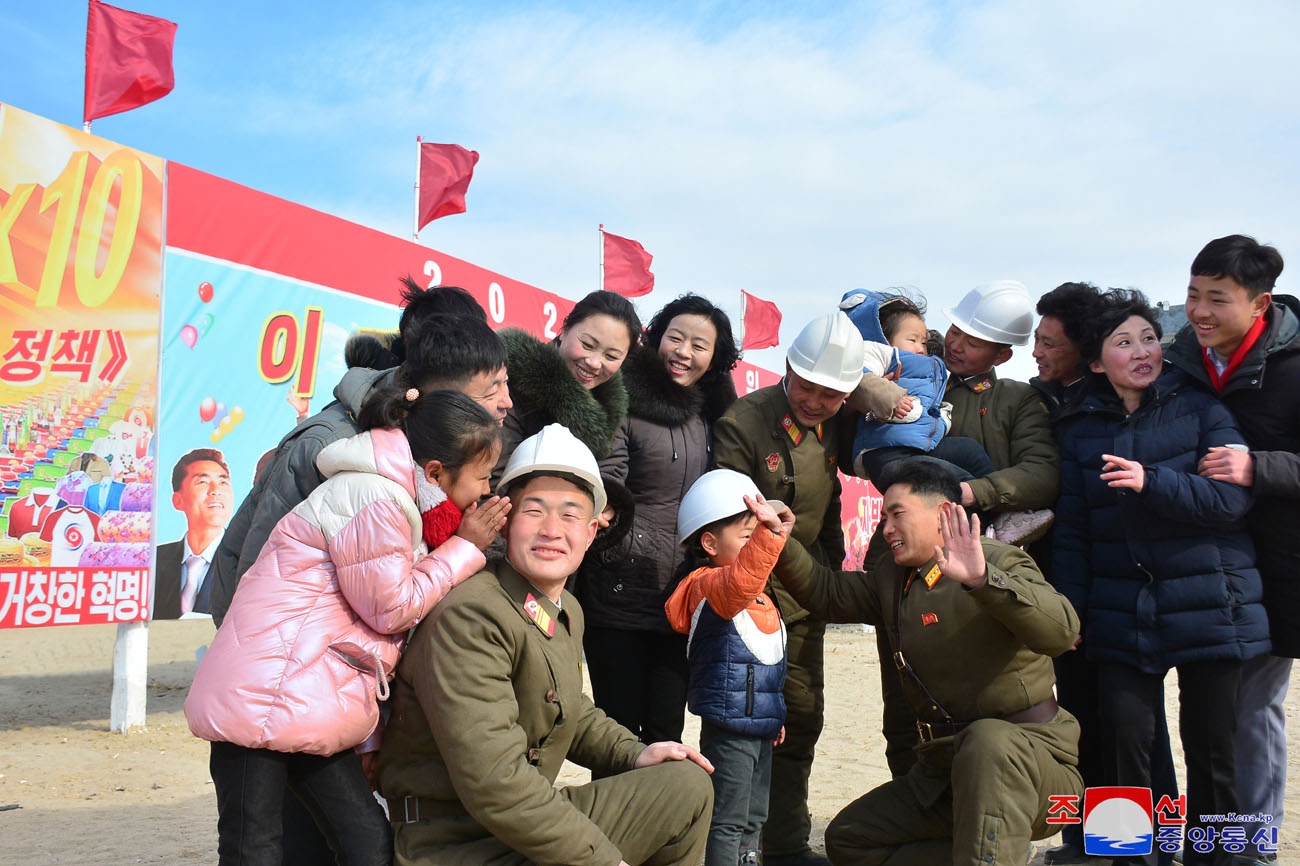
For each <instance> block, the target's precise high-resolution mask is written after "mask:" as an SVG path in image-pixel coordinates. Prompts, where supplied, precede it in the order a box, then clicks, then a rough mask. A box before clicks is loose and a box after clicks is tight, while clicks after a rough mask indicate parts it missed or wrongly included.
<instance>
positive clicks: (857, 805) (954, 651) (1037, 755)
mask: <svg viewBox="0 0 1300 866" xmlns="http://www.w3.org/2000/svg"><path fill="white" fill-rule="evenodd" d="M889 469H890V471H889V472H888V473H886V474H885V477H883V478H882V479H880V482H879V486H880V487H881V489H882V490H883V492H884V519H885V521H886V524H885V527H884V530H883V532H884V537H885V540H886V541H887V543H888V544H889V547H890V550H891V552H892V554H893V561H892V562H890V561H889V560H888V559H886V560H883V561H882V566H881V567H880V569H879V570H878V571H877V572H876V573H873V574H864V573H862V572H835V571H832V570H831V569H829V568H827V567H826V566H824V565H821V564H819V563H817V562H816V561H815V560H814V559H813V558H812V557H811V556H809V555H808V553H807V552H806V551H805V550H804V549H803V548H802V547H800V546H799V544H798V543H797V542H794V541H793V540H791V541H789V542H787V544H786V547H785V550H784V551H783V553H782V555H781V559H780V562H779V563H778V565H777V568H776V575H777V577H779V578H780V579H781V581H782V582H783V583H784V584H785V586H786V588H787V589H789V590H790V592H791V594H792V595H793V596H794V597H795V598H796V599H798V600H799V602H800V603H801V604H803V605H804V606H805V607H807V608H808V609H809V610H810V611H812V612H813V614H814V615H817V616H821V617H824V618H825V619H826V620H828V621H830V622H866V623H870V624H872V625H875V626H876V627H878V628H880V629H882V630H884V631H885V633H886V634H887V635H888V636H889V640H890V645H891V649H892V652H893V661H894V664H895V666H896V667H897V668H898V672H899V677H900V679H901V680H902V682H903V689H904V693H905V694H906V696H907V700H908V704H909V705H910V706H911V709H912V712H913V713H914V714H915V715H916V718H917V719H919V720H920V721H919V722H918V724H917V729H918V734H919V737H920V743H919V744H918V746H917V747H916V749H917V758H918V760H917V762H916V764H915V765H914V766H913V767H912V769H911V770H910V771H909V772H908V773H907V774H906V775H904V776H900V777H898V778H896V779H894V780H893V781H891V782H887V783H885V784H884V785H881V786H880V787H878V788H876V789H875V790H873V791H871V792H870V793H868V794H866V795H864V796H862V797H860V798H858V799H857V800H855V801H854V802H852V803H850V804H849V805H848V806H846V807H844V809H843V810H841V811H840V813H839V814H838V815H837V816H836V817H835V819H834V820H833V821H832V822H831V824H830V826H829V827H827V829H826V852H827V854H828V855H829V857H830V860H831V862H832V863H833V864H835V866H847V864H855V866H856V864H884V863H886V862H887V863H889V864H890V866H909V864H915V866H923V864H924V866H933V864H937V863H954V864H972V866H973V864H990V863H999V864H1023V863H1025V862H1026V860H1027V859H1028V855H1029V852H1030V841H1031V840H1033V839H1041V838H1046V837H1048V836H1050V835H1052V834H1053V833H1054V832H1055V829H1054V828H1052V827H1051V826H1049V825H1048V824H1047V817H1048V807H1049V806H1050V805H1051V800H1050V799H1049V798H1050V797H1051V796H1052V795H1067V794H1073V795H1080V794H1082V792H1083V780H1082V778H1081V777H1080V775H1079V771H1078V768H1077V766H1076V764H1077V763H1078V742H1079V725H1078V722H1076V721H1075V719H1074V717H1073V716H1072V715H1070V714H1069V713H1068V712H1066V711H1065V710H1062V709H1060V708H1059V707H1058V706H1057V704H1056V699H1055V698H1054V697H1053V694H1052V686H1053V684H1054V682H1055V678H1054V674H1053V670H1052V657H1053V656H1056V655H1059V654H1061V653H1063V652H1067V651H1069V650H1070V649H1072V648H1073V647H1074V646H1075V644H1076V641H1077V639H1078V635H1079V618H1078V616H1077V615H1076V614H1075V611H1074V608H1073V607H1071V605H1070V603H1069V602H1068V601H1067V600H1066V599H1065V597H1064V596H1062V595H1060V594H1059V593H1057V592H1056V591H1055V590H1054V589H1052V587H1051V586H1050V585H1049V584H1048V583H1047V581H1046V580H1044V579H1043V576H1042V574H1041V573H1040V572H1039V570H1038V568H1037V566H1035V565H1034V562H1033V560H1032V559H1030V558H1029V557H1028V556H1027V555H1026V554H1025V553H1024V552H1023V551H1021V550H1020V549H1018V548H1015V547H1012V546H1010V545H1007V544H1002V543H1001V542H998V541H994V540H993V539H989V538H981V537H980V534H979V521H978V519H977V518H975V519H972V520H970V521H969V522H968V520H967V517H966V514H965V512H964V511H963V510H962V508H961V507H960V506H959V505H958V504H957V503H958V502H959V501H960V497H961V493H960V490H959V488H958V487H957V484H956V482H955V481H953V480H952V476H951V475H950V474H949V473H948V472H947V470H946V469H945V468H944V467H942V466H941V465H939V464H936V463H935V462H933V461H931V460H929V459H927V458H924V457H917V458H911V459H908V460H903V461H899V462H897V463H894V464H892V465H891V466H890V467H889Z"/></svg>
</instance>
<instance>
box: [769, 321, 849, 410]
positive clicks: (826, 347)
mask: <svg viewBox="0 0 1300 866" xmlns="http://www.w3.org/2000/svg"><path fill="white" fill-rule="evenodd" d="M785 360H786V362H787V363H789V365H790V369H791V370H793V371H794V372H795V373H796V374H798V375H799V377H800V378H802V379H807V380H808V381H809V382H812V383H813V384H814V385H821V386H822V387H823V388H830V389H831V390H832V391H843V392H848V391H852V390H853V389H854V388H856V387H858V383H859V382H861V381H862V334H860V333H858V329H857V328H856V327H854V325H853V322H851V321H850V320H849V317H848V316H846V315H844V313H843V312H841V311H840V310H836V311H835V312H833V313H828V314H826V315H825V316H818V317H817V318H815V319H813V320H812V321H811V322H809V323H808V324H806V325H804V327H803V330H802V331H800V332H799V336H797V337H795V338H794V342H793V343H791V344H790V350H789V351H788V352H786V353H785Z"/></svg>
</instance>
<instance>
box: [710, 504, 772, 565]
mask: <svg viewBox="0 0 1300 866" xmlns="http://www.w3.org/2000/svg"><path fill="white" fill-rule="evenodd" d="M756 526H758V518H757V517H755V516H754V515H753V514H746V515H745V517H744V519H742V520H737V521H736V522H735V523H729V524H727V525H726V526H724V527H722V528H721V529H719V530H718V531H717V532H706V533H704V537H703V538H701V539H700V542H701V544H702V545H703V547H704V552H705V553H707V554H708V555H709V560H710V561H711V562H712V563H713V564H714V565H731V563H733V562H735V561H736V558H737V557H738V556H740V549H741V548H742V547H744V546H745V542H747V541H749V537H750V536H751V535H753V534H754V527H756Z"/></svg>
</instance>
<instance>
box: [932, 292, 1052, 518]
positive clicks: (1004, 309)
mask: <svg viewBox="0 0 1300 866" xmlns="http://www.w3.org/2000/svg"><path fill="white" fill-rule="evenodd" d="M944 312H945V313H946V314H947V316H948V318H949V319H951V320H952V327H950V328H949V329H948V333H947V334H946V335H945V336H944V340H943V346H944V363H945V364H946V365H947V366H948V372H949V373H951V374H952V375H951V376H950V377H949V379H948V389H947V391H946V393H945V399H947V401H948V402H949V403H951V404H952V429H951V433H952V435H954V436H969V437H970V438H972V439H974V440H976V441H977V442H979V443H980V444H981V445H983V446H984V450H985V451H986V452H988V455H989V459H990V460H992V461H993V465H994V466H995V467H996V469H997V471H995V472H993V473H992V474H991V475H986V476H984V477H983V478H976V479H974V480H972V481H969V482H962V485H961V490H962V503H961V504H962V505H963V506H964V507H966V508H976V509H978V510H979V511H982V512H986V513H988V512H999V513H1009V512H1021V511H1034V510H1041V509H1046V508H1051V507H1052V505H1053V504H1055V502H1056V496H1057V493H1058V491H1059V489H1060V453H1059V452H1058V450H1057V447H1056V441H1055V439H1053V438H1052V428H1051V423H1050V416H1049V414H1048V408H1047V405H1046V404H1045V403H1044V402H1043V399H1042V396H1041V395H1040V394H1039V393H1038V392H1037V391H1036V390H1035V389H1034V388H1033V387H1032V386H1030V385H1029V384H1027V383H1025V382H1016V381H1013V380H1010V379H999V378H998V377H997V374H996V373H995V372H994V371H993V368H994V367H997V366H999V365H1000V364H1005V363H1006V362H1007V361H1008V360H1010V359H1011V351H1012V349H1011V347H1012V346H1023V345H1025V344H1027V343H1028V342H1029V334H1030V332H1031V331H1032V330H1033V325H1034V302H1033V300H1031V299H1030V297H1029V290H1028V289H1026V288H1025V286H1024V284H1022V283H1018V282H1016V281H1015V280H999V281H998V282H995V283H990V284H988V285H983V286H976V287H975V288H973V289H971V290H970V291H969V292H967V293H966V295H965V297H963V298H962V299H961V300H960V301H958V302H957V305H956V306H953V307H948V308H946V309H945V310H944ZM1046 519H1050V515H1037V516H1036V517H1035V521H1036V522H1037V523H1038V524H1039V525H1032V526H1026V527H1024V528H1023V531H1024V532H1025V533H1026V534H1027V533H1028V532H1035V531H1037V532H1039V533H1040V534H1041V530H1043V529H1045V525H1044V524H1045V523H1046ZM998 537H999V538H1000V539H1001V540H1003V541H1009V542H1012V543H1016V542H1021V541H1022V540H1023V536H1022V537H1021V538H1017V537H1013V536H1011V535H1004V533H1003V532H1001V531H999V533H998Z"/></svg>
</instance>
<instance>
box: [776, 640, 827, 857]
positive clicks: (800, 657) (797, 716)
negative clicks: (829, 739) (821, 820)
mask: <svg viewBox="0 0 1300 866" xmlns="http://www.w3.org/2000/svg"><path fill="white" fill-rule="evenodd" d="M825 642H826V623H824V622H822V621H821V620H819V619H814V618H812V617H809V618H808V619H802V620H799V621H798V622H794V623H790V624H789V625H787V626H786V673H785V693H784V696H785V742H784V743H782V744H781V745H779V746H776V747H775V748H773V749H772V789H771V791H772V792H771V794H770V795H769V796H768V809H767V822H766V823H765V824H764V825H763V856H764V857H784V856H788V855H791V854H800V853H802V852H804V851H807V850H808V836H809V835H810V834H811V833H812V816H811V815H809V813H808V777H809V776H810V775H811V774H812V763H813V754H814V753H815V752H816V750H817V738H818V737H820V736H821V733H822V717H823V715H824V711H825V705H826V700H825V695H824V694H823V693H824V691H825V672H824V669H823V658H822V652H823V645H824V644H825Z"/></svg>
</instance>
